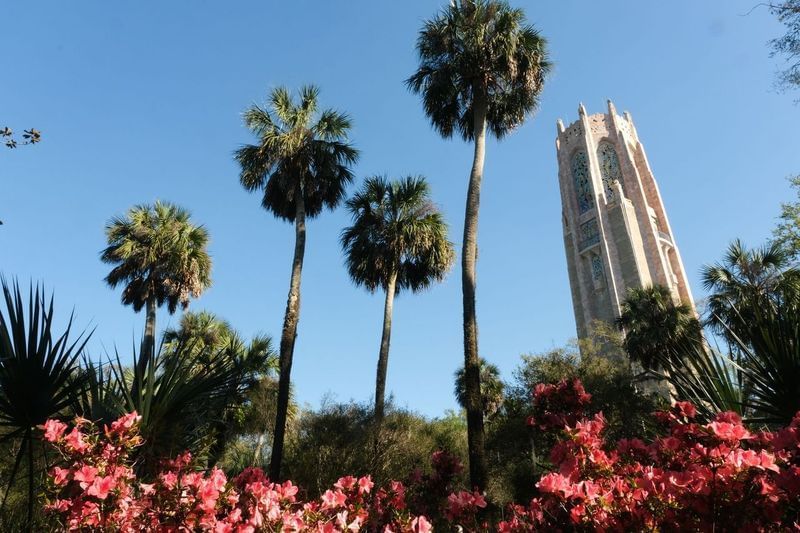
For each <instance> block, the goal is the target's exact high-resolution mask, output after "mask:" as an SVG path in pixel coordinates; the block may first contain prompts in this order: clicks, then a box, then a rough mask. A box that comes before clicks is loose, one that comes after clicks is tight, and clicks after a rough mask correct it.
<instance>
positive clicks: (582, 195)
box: [572, 152, 592, 213]
mask: <svg viewBox="0 0 800 533" xmlns="http://www.w3.org/2000/svg"><path fill="white" fill-rule="evenodd" d="M572 179H573V180H574V182H575V196H576V198H577V200H578V211H579V212H580V213H585V212H586V211H588V210H589V209H591V208H592V184H591V182H590V181H589V160H588V158H587V157H586V152H578V153H576V154H575V155H574V156H572Z"/></svg>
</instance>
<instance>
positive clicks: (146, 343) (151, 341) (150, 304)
mask: <svg viewBox="0 0 800 533" xmlns="http://www.w3.org/2000/svg"><path fill="white" fill-rule="evenodd" d="M156 307H157V306H156V297H155V295H151V296H148V297H147V303H146V304H145V312H146V318H145V322H144V337H143V338H142V347H141V350H140V351H139V352H140V353H139V364H138V366H139V372H140V375H142V376H144V373H145V370H147V362H148V361H149V360H150V359H152V358H153V357H155V346H156Z"/></svg>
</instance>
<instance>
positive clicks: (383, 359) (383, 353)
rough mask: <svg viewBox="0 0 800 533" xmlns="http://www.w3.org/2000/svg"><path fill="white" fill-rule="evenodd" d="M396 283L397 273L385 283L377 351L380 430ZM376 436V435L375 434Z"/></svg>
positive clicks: (377, 417) (376, 398)
mask: <svg viewBox="0 0 800 533" xmlns="http://www.w3.org/2000/svg"><path fill="white" fill-rule="evenodd" d="M396 285H397V274H396V273H395V274H392V276H391V277H390V278H389V283H387V284H386V301H385V303H384V304H383V334H382V335H381V349H380V352H379V353H378V372H377V376H376V378H375V426H376V430H378V431H379V430H380V426H381V423H382V422H383V414H384V394H385V391H386V369H387V367H388V366H389V340H390V338H391V336H392V308H393V306H394V292H395V287H396ZM376 438H377V436H376Z"/></svg>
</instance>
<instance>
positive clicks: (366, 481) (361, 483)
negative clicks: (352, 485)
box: [358, 476, 375, 494]
mask: <svg viewBox="0 0 800 533" xmlns="http://www.w3.org/2000/svg"><path fill="white" fill-rule="evenodd" d="M374 485H375V483H373V482H372V476H364V477H362V478H360V479H359V480H358V492H359V494H369V492H370V491H371V490H372V487H373V486H374Z"/></svg>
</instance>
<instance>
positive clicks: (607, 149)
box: [597, 142, 625, 200]
mask: <svg viewBox="0 0 800 533" xmlns="http://www.w3.org/2000/svg"><path fill="white" fill-rule="evenodd" d="M597 159H598V160H599V162H600V177H601V178H602V179H603V187H604V188H605V190H606V198H608V199H609V200H612V199H613V198H614V187H613V185H614V182H615V181H618V182H619V183H620V185H621V186H622V188H623V193H624V191H625V182H624V181H623V179H622V171H621V170H620V168H619V158H618V157H617V151H616V150H615V149H614V147H613V146H612V145H611V143H608V142H603V143H600V146H599V147H598V148H597Z"/></svg>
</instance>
